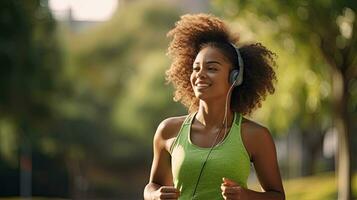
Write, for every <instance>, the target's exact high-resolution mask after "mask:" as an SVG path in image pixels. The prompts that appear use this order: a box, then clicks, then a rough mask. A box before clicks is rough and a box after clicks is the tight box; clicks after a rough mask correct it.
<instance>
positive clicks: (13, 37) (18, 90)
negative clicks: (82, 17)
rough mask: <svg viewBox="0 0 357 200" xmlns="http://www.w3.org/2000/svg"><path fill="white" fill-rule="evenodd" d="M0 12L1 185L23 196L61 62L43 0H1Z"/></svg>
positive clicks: (51, 116) (50, 113)
mask: <svg viewBox="0 0 357 200" xmlns="http://www.w3.org/2000/svg"><path fill="white" fill-rule="evenodd" d="M0 13H1V15H0V19H1V20H0V27H1V33H0V41H1V42H0V46H1V48H0V65H1V67H0V91H1V94H0V146H1V148H0V149H1V151H0V155H1V163H0V166H1V167H2V168H3V169H7V170H10V171H5V170H1V172H0V173H1V177H4V178H1V181H2V183H1V185H7V188H8V190H5V191H4V192H5V193H6V192H10V193H12V192H16V191H18V189H20V193H21V194H22V195H27V196H28V195H31V171H32V170H31V168H32V162H31V160H32V152H37V151H38V149H37V146H38V142H39V141H38V138H39V137H41V134H45V133H46V132H47V131H48V129H49V128H50V127H51V126H52V124H53V122H54V121H55V119H56V117H55V113H54V110H53V103H54V102H55V95H56V93H57V92H58V91H59V89H60V87H62V85H60V82H61V61H62V57H61V52H60V49H59V45H58V41H57V37H56V31H55V27H56V23H55V21H54V19H53V18H52V16H51V13H50V11H49V9H48V6H47V3H46V1H39V0H31V1H9V0H6V1H1V2H0ZM4 161H6V162H4ZM14 169H21V170H17V172H18V173H16V170H14ZM7 172H10V173H7ZM19 172H21V173H19ZM19 174H20V177H19ZM19 181H20V183H19ZM19 185H21V187H19Z"/></svg>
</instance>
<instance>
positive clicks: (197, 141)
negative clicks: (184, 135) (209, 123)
mask: <svg viewBox="0 0 357 200" xmlns="http://www.w3.org/2000/svg"><path fill="white" fill-rule="evenodd" d="M230 129H231V126H229V127H223V126H222V127H215V128H204V127H202V126H198V125H194V124H193V125H192V126H191V129H190V131H189V135H188V137H189V139H190V141H191V143H193V144H194V145H196V146H198V147H202V148H210V147H212V145H213V146H216V145H217V144H219V143H221V142H223V141H224V140H225V138H226V137H227V135H228V134H229V131H230Z"/></svg>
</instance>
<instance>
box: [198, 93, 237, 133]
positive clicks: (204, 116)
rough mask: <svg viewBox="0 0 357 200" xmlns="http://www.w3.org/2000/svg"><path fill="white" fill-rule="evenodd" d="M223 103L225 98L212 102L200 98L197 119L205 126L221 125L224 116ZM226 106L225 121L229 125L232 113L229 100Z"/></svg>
mask: <svg viewBox="0 0 357 200" xmlns="http://www.w3.org/2000/svg"><path fill="white" fill-rule="evenodd" d="M225 104H226V102H225V99H222V100H219V101H217V100H215V101H214V102H212V103H209V102H205V101H202V100H201V101H200V104H199V108H198V111H197V115H196V119H197V121H199V122H200V123H201V124H202V125H203V126H205V127H207V128H210V127H220V126H222V125H223V123H224V117H225ZM227 106H228V107H227V122H228V126H229V124H230V123H231V122H232V119H233V116H234V114H233V112H232V110H231V108H230V104H229V102H228V105H227Z"/></svg>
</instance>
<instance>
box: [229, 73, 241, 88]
mask: <svg viewBox="0 0 357 200" xmlns="http://www.w3.org/2000/svg"><path fill="white" fill-rule="evenodd" d="M238 76H239V71H238V70H236V69H234V70H232V71H231V73H230V74H229V83H230V84H231V85H233V84H234V86H237V85H239V83H238V84H237V81H236V80H237V78H238Z"/></svg>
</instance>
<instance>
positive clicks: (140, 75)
mask: <svg viewBox="0 0 357 200" xmlns="http://www.w3.org/2000/svg"><path fill="white" fill-rule="evenodd" d="M178 16H179V14H178V12H177V11H175V10H174V9H173V8H170V7H168V6H165V4H162V5H160V6H157V5H156V6H153V5H152V4H149V3H142V2H140V3H133V4H129V5H126V6H123V7H119V9H118V11H117V14H115V15H114V17H113V18H112V19H111V20H110V21H108V22H106V23H104V24H102V25H99V26H98V27H96V28H95V29H93V30H91V31H90V32H87V33H83V34H79V35H77V36H75V37H74V38H73V39H72V40H71V41H76V42H75V44H74V43H72V42H71V43H70V44H69V45H70V48H71V49H70V51H72V52H73V57H72V58H73V61H72V63H73V65H74V66H75V67H76V72H75V73H73V74H81V76H76V77H75V79H73V80H72V81H75V82H76V85H77V89H76V91H77V93H76V95H78V97H77V98H80V96H86V95H89V96H90V98H91V99H92V100H93V101H95V102H97V103H98V104H99V105H103V106H105V107H107V109H108V110H107V111H105V112H107V114H109V116H110V117H109V118H107V119H108V120H110V121H111V122H112V124H113V126H114V127H116V130H117V131H118V132H119V134H121V135H126V136H129V137H133V138H136V139H140V138H141V139H150V140H151V139H152V134H153V133H154V131H155V127H156V126H157V125H158V123H159V121H160V120H162V118H164V117H165V116H168V115H172V114H177V113H178V112H184V111H183V109H182V107H180V106H179V105H178V104H174V103H173V102H172V101H170V99H171V96H172V95H171V94H172V89H171V88H170V87H169V86H165V81H164V74H165V73H164V71H165V69H167V68H168V66H169V62H168V59H167V57H166V56H165V49H166V48H167V45H168V40H167V39H166V33H167V31H168V30H169V29H170V27H171V26H173V24H174V22H175V21H176V20H177V19H178ZM73 44H74V45H73ZM80 104H81V105H80V106H81V107H83V106H84V105H85V104H83V102H82V103H80ZM112 106H113V109H112ZM94 113H95V115H97V114H98V113H96V112H94ZM94 113H92V114H94ZM92 114H90V115H92ZM106 117H108V116H106ZM110 118H111V119H110ZM145 143H146V144H147V141H145Z"/></svg>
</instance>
